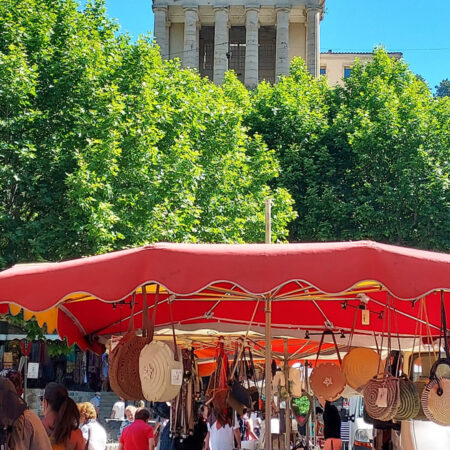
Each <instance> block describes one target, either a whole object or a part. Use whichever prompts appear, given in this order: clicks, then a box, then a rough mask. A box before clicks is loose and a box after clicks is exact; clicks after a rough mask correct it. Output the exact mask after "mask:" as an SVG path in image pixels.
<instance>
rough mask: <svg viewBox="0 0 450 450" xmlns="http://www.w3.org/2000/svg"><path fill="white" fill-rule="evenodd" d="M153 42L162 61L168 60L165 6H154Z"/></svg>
mask: <svg viewBox="0 0 450 450" xmlns="http://www.w3.org/2000/svg"><path fill="white" fill-rule="evenodd" d="M153 14H154V15H155V40H156V43H157V44H158V45H159V51H160V53H161V56H162V57H163V58H164V59H169V24H168V21H167V6H154V7H153Z"/></svg>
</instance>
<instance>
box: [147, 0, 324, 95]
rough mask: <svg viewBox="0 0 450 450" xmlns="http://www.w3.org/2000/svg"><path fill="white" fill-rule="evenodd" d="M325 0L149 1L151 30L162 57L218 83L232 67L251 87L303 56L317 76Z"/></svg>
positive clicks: (274, 77) (283, 71)
mask: <svg viewBox="0 0 450 450" xmlns="http://www.w3.org/2000/svg"><path fill="white" fill-rule="evenodd" d="M324 4H325V0H216V1H214V0H153V12H154V15H155V27H154V34H155V39H156V42H157V43H158V45H159V46H160V49H161V54H162V56H163V57H164V58H168V59H169V58H170V59H172V58H179V59H180V60H181V61H182V64H183V66H184V67H191V68H197V69H198V71H199V72H200V74H201V75H203V76H208V77H209V78H210V79H212V80H213V81H214V82H215V83H218V84H220V83H222V82H223V79H224V74H225V72H226V71H227V70H228V69H233V70H234V71H235V72H236V74H237V76H238V78H239V79H240V80H241V81H242V82H243V83H244V84H245V85H246V86H247V87H249V88H254V87H255V86H256V85H257V84H258V82H260V81H261V80H267V81H270V82H272V83H273V82H274V81H275V80H276V79H277V77H278V76H279V75H285V74H287V73H288V72H289V64H290V61H291V60H292V58H294V57H295V56H301V57H302V58H303V59H304V60H305V61H306V64H307V66H308V70H309V71H310V73H311V74H312V75H314V76H319V74H320V41H319V36H320V21H321V20H322V17H323V12H324Z"/></svg>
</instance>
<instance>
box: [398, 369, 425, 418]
mask: <svg viewBox="0 0 450 450" xmlns="http://www.w3.org/2000/svg"><path fill="white" fill-rule="evenodd" d="M399 383H400V406H399V408H398V411H397V414H396V415H395V420H409V419H414V418H415V417H416V416H417V414H418V413H419V411H420V398H419V394H418V392H417V389H416V386H414V384H413V383H412V381H410V380H409V379H407V378H404V377H402V378H400V382H399Z"/></svg>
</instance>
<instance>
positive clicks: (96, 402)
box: [89, 392, 102, 417]
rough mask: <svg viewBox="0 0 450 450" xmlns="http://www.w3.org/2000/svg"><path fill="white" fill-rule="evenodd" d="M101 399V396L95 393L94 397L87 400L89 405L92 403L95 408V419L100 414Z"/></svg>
mask: <svg viewBox="0 0 450 450" xmlns="http://www.w3.org/2000/svg"><path fill="white" fill-rule="evenodd" d="M101 399H102V394H100V392H96V393H95V395H94V396H93V397H92V398H91V399H90V400H89V403H92V404H93V405H94V408H95V412H96V413H97V417H98V415H99V412H100V402H101Z"/></svg>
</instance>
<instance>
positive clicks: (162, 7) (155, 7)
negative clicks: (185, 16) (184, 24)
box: [152, 5, 169, 13]
mask: <svg viewBox="0 0 450 450" xmlns="http://www.w3.org/2000/svg"><path fill="white" fill-rule="evenodd" d="M152 9H153V12H156V11H161V12H165V13H166V12H167V10H168V9H169V8H168V7H167V5H153V6H152Z"/></svg>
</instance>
